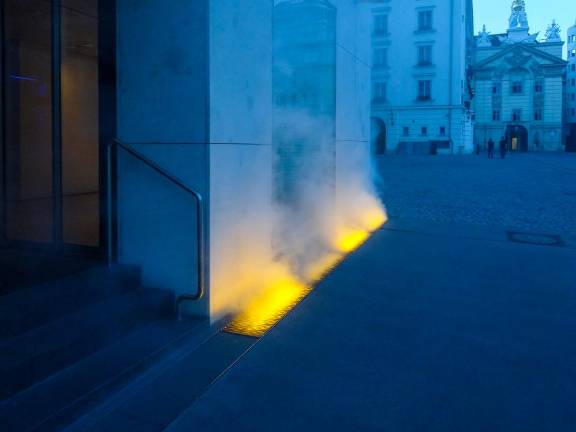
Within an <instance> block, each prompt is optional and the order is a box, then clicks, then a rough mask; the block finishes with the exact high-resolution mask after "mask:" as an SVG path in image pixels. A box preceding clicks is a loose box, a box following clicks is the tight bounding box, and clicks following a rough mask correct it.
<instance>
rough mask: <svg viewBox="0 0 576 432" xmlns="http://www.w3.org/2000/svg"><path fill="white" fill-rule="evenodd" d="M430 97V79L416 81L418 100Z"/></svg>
mask: <svg viewBox="0 0 576 432" xmlns="http://www.w3.org/2000/svg"><path fill="white" fill-rule="evenodd" d="M431 98H432V81H430V80H420V81H418V100H430V99H431Z"/></svg>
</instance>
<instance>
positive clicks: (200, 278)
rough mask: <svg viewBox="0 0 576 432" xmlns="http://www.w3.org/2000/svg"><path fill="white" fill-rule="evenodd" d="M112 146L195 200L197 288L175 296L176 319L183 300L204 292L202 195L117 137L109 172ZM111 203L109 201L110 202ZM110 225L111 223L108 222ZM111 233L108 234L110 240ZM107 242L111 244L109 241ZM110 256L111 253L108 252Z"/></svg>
mask: <svg viewBox="0 0 576 432" xmlns="http://www.w3.org/2000/svg"><path fill="white" fill-rule="evenodd" d="M114 148H121V149H122V150H124V151H125V152H126V153H128V154H129V155H131V156H133V157H134V158H136V159H137V160H139V161H140V162H142V163H144V164H145V165H146V166H148V167H149V168H151V169H153V170H154V171H156V172H157V173H158V174H160V175H161V176H162V177H164V178H166V179H168V180H170V182H172V183H173V184H174V185H176V186H178V187H179V188H180V189H181V190H183V191H185V192H186V193H188V194H189V195H192V196H193V197H194V199H195V201H196V220H197V228H196V237H197V248H198V260H197V271H198V290H197V291H196V293H195V294H181V295H179V296H178V297H176V308H177V314H178V319H180V318H181V305H182V303H183V302H185V301H197V300H200V299H201V298H202V297H204V293H205V288H206V287H205V283H206V277H205V271H206V263H205V260H206V250H205V249H206V246H205V222H204V200H203V198H202V195H201V194H200V193H199V192H197V191H195V190H194V189H191V188H190V187H188V186H187V185H186V184H185V183H184V182H183V181H182V180H180V179H179V178H178V177H176V176H174V175H173V174H170V173H169V172H168V171H166V170H165V169H164V168H162V167H161V166H159V165H158V164H156V163H155V162H153V161H152V160H151V159H149V158H147V157H146V156H144V155H143V154H142V153H140V152H139V151H137V150H136V149H134V148H133V147H132V146H131V145H129V144H126V143H124V142H122V141H120V140H118V139H115V140H113V141H112V142H111V144H110V146H109V148H108V167H109V169H108V172H109V173H110V168H111V167H112V150H113V149H114ZM108 182H109V189H108V190H111V189H110V188H111V183H112V176H111V175H110V174H109V175H108ZM110 204H111V203H110ZM109 208H110V206H109ZM110 225H111V224H110ZM111 237H112V235H111V234H110V240H111ZM109 244H111V243H110V242H109ZM109 255H110V256H111V255H112V253H110V254H109Z"/></svg>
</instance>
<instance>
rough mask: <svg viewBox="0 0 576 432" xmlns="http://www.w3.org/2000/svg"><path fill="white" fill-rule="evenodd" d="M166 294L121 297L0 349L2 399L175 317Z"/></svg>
mask: <svg viewBox="0 0 576 432" xmlns="http://www.w3.org/2000/svg"><path fill="white" fill-rule="evenodd" d="M173 301H174V300H173V294H172V293H170V292H167V291H163V290H146V289H142V290H138V291H132V292H126V293H121V294H119V295H116V296H113V297H109V298H106V299H104V300H102V301H100V302H97V303H94V304H90V305H88V306H86V307H83V308H80V309H76V310H75V311H74V312H72V313H70V314H67V315H65V316H63V317H60V318H59V319H56V320H53V321H50V322H49V323H47V324H45V325H43V326H40V327H38V328H35V329H32V330H30V331H28V332H26V333H23V334H20V335H18V336H16V337H14V338H11V339H8V340H5V341H2V343H0V383H1V384H0V399H5V398H8V397H10V396H13V395H14V394H16V393H18V392H20V391H22V390H24V389H25V388H27V387H29V386H31V385H33V384H34V383H36V382H38V381H40V380H42V379H44V378H46V377H48V376H50V375H52V374H54V373H55V372H57V371H59V370H61V369H63V368H65V367H67V366H69V365H71V364H73V363H75V362H77V361H79V360H80V359H82V358H84V357H86V356H88V355H90V354H92V353H94V352H96V351H98V350H99V349H101V348H102V347H104V346H106V345H108V344H109V343H110V342H111V341H113V340H116V339H117V338H119V337H122V336H123V335H125V334H127V333H128V332H129V331H131V330H133V329H134V328H136V327H137V326H138V325H142V323H145V322H146V321H150V320H155V319H158V318H159V317H161V316H168V315H169V314H171V313H172V311H173V305H174V303H173Z"/></svg>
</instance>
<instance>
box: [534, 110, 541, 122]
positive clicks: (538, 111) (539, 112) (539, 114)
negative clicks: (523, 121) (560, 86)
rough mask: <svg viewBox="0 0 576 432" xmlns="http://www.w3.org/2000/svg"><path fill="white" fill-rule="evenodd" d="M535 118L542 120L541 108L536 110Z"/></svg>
mask: <svg viewBox="0 0 576 432" xmlns="http://www.w3.org/2000/svg"><path fill="white" fill-rule="evenodd" d="M534 120H535V121H540V120H542V110H541V109H536V110H534Z"/></svg>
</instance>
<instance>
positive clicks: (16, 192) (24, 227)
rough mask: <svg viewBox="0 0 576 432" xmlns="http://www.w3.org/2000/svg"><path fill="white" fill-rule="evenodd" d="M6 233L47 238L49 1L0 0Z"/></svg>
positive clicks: (32, 238)
mask: <svg viewBox="0 0 576 432" xmlns="http://www.w3.org/2000/svg"><path fill="white" fill-rule="evenodd" d="M4 7H5V9H4V11H5V15H4V20H5V22H4V23H3V25H4V26H5V33H4V34H5V40H4V41H3V42H4V44H5V51H4V52H5V58H4V61H5V65H6V66H5V67H6V74H5V76H4V82H3V86H4V92H5V103H6V105H5V107H4V108H5V121H6V123H5V127H6V143H5V145H6V161H5V169H6V235H7V237H8V239H11V240H24V241H33V242H50V241H51V240H52V231H53V230H52V190H53V188H52V142H51V134H52V127H51V124H52V91H51V60H52V59H51V45H50V40H51V30H52V29H51V16H50V2H47V1H44V0H27V1H20V0H4Z"/></svg>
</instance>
